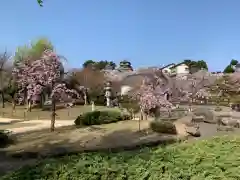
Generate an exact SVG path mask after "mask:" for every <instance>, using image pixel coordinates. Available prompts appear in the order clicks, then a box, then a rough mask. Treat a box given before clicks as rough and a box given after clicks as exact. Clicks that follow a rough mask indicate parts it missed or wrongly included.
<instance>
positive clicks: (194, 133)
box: [185, 126, 201, 137]
mask: <svg viewBox="0 0 240 180" xmlns="http://www.w3.org/2000/svg"><path fill="white" fill-rule="evenodd" d="M185 131H186V132H187V133H188V134H189V135H191V136H193V137H200V136H201V133H200V131H199V127H194V126H186V127H185Z"/></svg>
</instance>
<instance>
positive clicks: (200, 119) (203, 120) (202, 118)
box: [192, 115, 206, 123]
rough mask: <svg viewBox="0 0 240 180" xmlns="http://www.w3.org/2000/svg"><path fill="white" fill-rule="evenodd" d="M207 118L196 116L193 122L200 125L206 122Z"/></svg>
mask: <svg viewBox="0 0 240 180" xmlns="http://www.w3.org/2000/svg"><path fill="white" fill-rule="evenodd" d="M205 120H206V118H205V116H196V115H194V116H193V117H192V122H195V123H199V122H205Z"/></svg>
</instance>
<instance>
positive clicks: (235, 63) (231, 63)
mask: <svg viewBox="0 0 240 180" xmlns="http://www.w3.org/2000/svg"><path fill="white" fill-rule="evenodd" d="M237 64H238V60H235V59H232V60H231V62H230V65H233V66H236V65H237Z"/></svg>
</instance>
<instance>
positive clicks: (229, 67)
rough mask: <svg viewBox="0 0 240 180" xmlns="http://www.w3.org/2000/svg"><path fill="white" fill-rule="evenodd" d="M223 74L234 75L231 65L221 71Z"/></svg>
mask: <svg viewBox="0 0 240 180" xmlns="http://www.w3.org/2000/svg"><path fill="white" fill-rule="evenodd" d="M223 72H224V73H234V69H233V68H232V65H230V64H229V65H228V66H227V67H226V68H225V69H224V71H223Z"/></svg>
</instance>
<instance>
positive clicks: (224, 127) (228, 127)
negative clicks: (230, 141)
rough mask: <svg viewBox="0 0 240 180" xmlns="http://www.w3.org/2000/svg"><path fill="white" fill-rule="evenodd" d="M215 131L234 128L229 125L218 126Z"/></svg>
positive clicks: (232, 129)
mask: <svg viewBox="0 0 240 180" xmlns="http://www.w3.org/2000/svg"><path fill="white" fill-rule="evenodd" d="M217 131H227V132H228V131H234V128H233V127H230V126H218V127H217Z"/></svg>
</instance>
